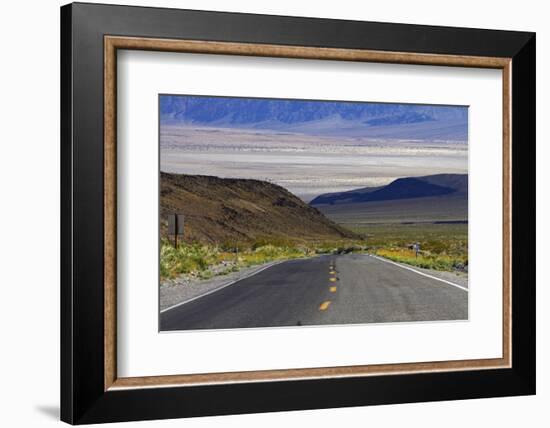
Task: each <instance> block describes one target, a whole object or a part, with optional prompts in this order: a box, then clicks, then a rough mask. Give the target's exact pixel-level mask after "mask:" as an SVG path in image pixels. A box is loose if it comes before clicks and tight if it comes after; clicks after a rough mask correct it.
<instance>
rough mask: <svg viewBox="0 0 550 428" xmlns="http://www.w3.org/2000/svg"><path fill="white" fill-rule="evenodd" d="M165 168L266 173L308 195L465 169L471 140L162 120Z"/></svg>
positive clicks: (270, 178) (229, 174) (254, 175)
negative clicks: (179, 123)
mask: <svg viewBox="0 0 550 428" xmlns="http://www.w3.org/2000/svg"><path fill="white" fill-rule="evenodd" d="M160 140H161V142H160V144H161V150H160V156H161V159H160V162H161V170H162V171H165V172H174V173H184V174H200V175H215V176H218V177H222V178H227V177H238V178H252V179H258V180H265V181H270V182H273V183H276V184H278V185H281V186H283V187H285V188H287V189H288V190H290V191H291V192H292V193H294V194H296V195H298V196H299V197H301V198H302V199H304V200H305V201H309V200H311V199H312V198H314V197H315V196H317V195H319V194H322V193H327V192H339V191H345V190H351V189H356V188H359V187H370V186H379V185H385V184H388V183H390V182H391V181H393V180H395V179H396V178H399V177H413V176H422V175H430V174H440V173H467V169H468V146H467V144H464V143H457V142H445V141H433V142H426V141H412V140H374V139H362V138H346V137H323V136H312V135H303V134H290V133H277V132H272V131H258V130H250V131H247V130H234V129H222V128H193V127H190V126H176V125H170V126H168V125H163V126H162V129H161V139H160Z"/></svg>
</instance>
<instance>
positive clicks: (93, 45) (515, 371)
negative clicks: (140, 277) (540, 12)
mask: <svg viewBox="0 0 550 428" xmlns="http://www.w3.org/2000/svg"><path fill="white" fill-rule="evenodd" d="M107 16H108V17H109V20H106V19H104V18H105V17H107ZM280 28H285V31H284V32H281V31H279V29H280ZM118 49H130V50H149V51H170V52H186V53H189V52H192V53H204V54H212V55H216V54H225V55H246V56H268V57H284V58H306V59H320V60H339V61H365V62H383V63H402V64H419V65H445V66H460V67H476V68H494V69H500V70H502V75H503V88H502V91H503V92H502V93H503V113H502V118H503V174H504V175H503V183H504V187H503V189H502V191H503V203H504V206H503V208H504V209H503V225H504V227H503V254H502V257H503V267H504V271H503V278H504V282H503V308H502V309H503V311H502V312H503V323H502V334H503V352H502V355H503V356H502V358H500V359H479V360H457V361H443V362H423V363H407V364H386V365H364V366H347V367H323V368H318V367H315V368H313V367H312V368H307V369H287V370H268V371H247V372H238V373H235V372H231V373H204V374H194V375H177V374H175V375H173V376H151V377H141V378H121V377H118V376H117V370H116V177H117V172H116V129H117V123H116V117H117V115H116V52H117V50H118ZM61 52H62V64H61V65H62V67H61V71H62V76H61V83H62V85H61V87H62V93H61V101H62V112H61V113H62V114H61V125H62V128H61V129H62V141H61V145H62V150H61V152H62V153H61V156H62V162H61V165H62V174H61V176H62V179H61V188H62V207H61V208H62V209H61V212H62V236H61V242H62V265H61V271H62V284H61V287H62V293H61V294H62V295H61V299H62V300H61V338H62V343H61V356H62V361H61V365H62V370H61V373H62V379H61V387H62V396H61V401H62V406H61V408H62V415H61V417H62V420H64V421H66V422H69V423H75V424H76V423H78V424H80V423H95V422H111V421H126V420H141V419H154V418H173V417H186V416H199V415H219V414H228V413H248V412H265V411H276V410H294V409H311V408H322V407H342V406H355V405H368V404H382V403H402V402H414V401H428V400H448V399H461V398H475V397H490V396H504V395H524V394H533V393H534V392H535V279H534V277H535V261H534V260H535V258H534V252H535V249H534V246H535V229H534V227H535V226H534V223H535V222H534V217H535V210H534V206H535V196H534V192H535V184H534V180H535V171H534V166H535V114H534V112H535V35H534V34H532V33H520V32H506V31H492V30H474V29H461V28H444V27H426V26H415V25H404V24H382V23H367V22H349V21H336V20H323V19H310V18H290V17H278V16H263V15H247V14H230V13H217V12H198V11H185V10H171V9H154V8H140V7H126V6H106V5H91V4H78V3H77V4H71V5H67V6H64V7H63V8H62V9H61ZM512 170H513V174H512ZM451 385H452V387H451ZM212 403H216V404H215V405H212Z"/></svg>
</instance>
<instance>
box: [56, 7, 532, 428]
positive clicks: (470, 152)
mask: <svg viewBox="0 0 550 428" xmlns="http://www.w3.org/2000/svg"><path fill="white" fill-rule="evenodd" d="M61 53H62V58H61V61H62V63H61V72H62V75H61V83H62V85H61V86H62V91H61V101H62V111H61V127H62V138H61V156H62V162H61V163H62V171H61V174H62V180H61V187H62V188H61V190H62V207H61V208H62V210H61V211H62V235H61V242H62V266H61V269H62V283H61V287H62V290H61V291H62V292H61V299H62V300H61V338H62V343H61V355H62V361H61V367H62V370H61V373H62V376H61V389H62V396H61V402H62V405H61V409H62V420H64V421H66V422H69V423H72V424H84V423H97V422H115V421H128V420H144V419H160V418H177V417H189V416H200V415H221V414H230V413H250V412H268V411H280V410H296V409H313V408H326V407H343V406H359V405H370V404H388V403H404V402H417V401H434V400H451V399H464V398H477V397H495V396H509V395H527V394H534V393H535V258H534V252H535V226H534V225H535V222H534V220H535V210H534V208H535V196H534V195H535V181H534V180H535V35H534V34H533V33H525V32H509V31H495V30H480V29H464V28H446V27H428V26H417V25H406V24H389V23H388V24H386V23H372V22H355V21H339V20H327V19H313V18H296V17H281V16H266V15H248V14H233V13H219V12H205V11H190V10H176V9H156V8H140V7H128V6H107V5H92V4H78V3H76V4H71V5H67V6H64V7H62V8H61Z"/></svg>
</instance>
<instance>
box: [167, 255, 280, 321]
mask: <svg viewBox="0 0 550 428" xmlns="http://www.w3.org/2000/svg"><path fill="white" fill-rule="evenodd" d="M283 261H284V260H278V261H273V262H269V263H265V264H262V265H257V266H252V267H248V268H243V269H240V270H239V271H237V272H230V273H227V274H225V275H219V276H215V277H212V278H209V279H203V280H201V279H196V280H193V281H185V282H184V281H178V280H175V281H171V282H169V283H164V284H161V286H160V291H159V299H160V311H161V312H162V311H165V310H166V309H169V308H171V307H173V306H176V305H180V304H183V303H186V302H188V301H191V300H194V299H197V298H199V297H202V296H204V295H207V294H210V293H213V292H215V291H218V290H221V289H222V288H225V287H228V286H229V285H232V284H234V283H235V282H237V281H240V280H242V279H245V278H248V277H250V276H253V275H255V274H257V273H259V272H261V271H263V270H265V269H267V268H270V267H272V266H275V265H277V264H279V263H282V262H283Z"/></svg>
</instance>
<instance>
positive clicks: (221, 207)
mask: <svg viewBox="0 0 550 428" xmlns="http://www.w3.org/2000/svg"><path fill="white" fill-rule="evenodd" d="M160 200H161V234H162V236H166V233H167V227H166V218H167V215H168V214H170V213H182V214H184V215H185V240H186V241H188V242H202V243H210V244H228V245H231V244H234V243H253V242H255V241H263V240H265V241H266V242H288V241H290V242H294V243H300V242H302V243H305V242H314V241H315V242H317V241H325V240H332V241H334V240H341V239H348V238H351V239H353V238H357V235H355V234H353V233H352V232H350V231H348V230H346V229H344V228H342V227H340V226H338V225H337V224H335V223H334V222H332V221H331V220H329V219H328V218H326V217H325V216H324V215H323V214H321V212H320V211H318V210H317V209H316V208H314V207H311V206H309V205H307V204H306V203H305V202H303V201H302V200H301V199H299V198H298V197H297V196H295V195H293V194H292V193H290V192H289V191H288V190H286V189H284V188H282V187H280V186H277V185H275V184H272V183H268V182H265V181H259V180H246V179H232V178H218V177H211V176H202V175H183V174H169V173H164V172H161V189H160Z"/></svg>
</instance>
